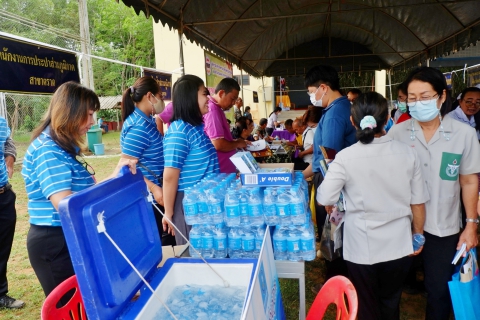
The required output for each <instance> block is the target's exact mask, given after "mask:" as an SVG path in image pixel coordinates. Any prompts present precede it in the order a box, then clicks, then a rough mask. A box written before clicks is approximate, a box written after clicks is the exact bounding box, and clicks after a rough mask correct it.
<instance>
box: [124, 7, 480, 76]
mask: <svg viewBox="0 0 480 320" xmlns="http://www.w3.org/2000/svg"><path fill="white" fill-rule="evenodd" d="M117 1H118V0H117ZM122 1H123V2H124V3H125V5H127V6H130V7H133V8H134V10H135V12H136V13H137V14H139V13H140V12H141V11H143V12H144V13H145V15H146V16H147V17H148V16H152V17H153V18H154V19H155V21H157V22H158V21H160V22H161V23H162V24H164V25H165V24H166V25H168V26H169V27H170V28H174V29H178V30H183V34H184V35H185V37H186V38H187V39H189V40H190V41H194V42H196V43H197V44H199V45H201V46H203V47H204V48H205V49H207V50H209V51H212V52H213V53H215V54H217V55H218V56H220V57H221V58H224V59H226V60H228V61H230V62H232V63H235V64H236V65H238V66H239V67H240V68H241V69H243V70H245V71H247V72H248V73H250V74H251V75H253V76H263V75H265V76H275V75H283V76H289V75H303V74H305V72H306V71H307V70H308V69H309V68H310V67H312V66H314V65H317V64H329V65H332V66H334V67H335V68H336V69H337V70H338V71H340V72H342V71H343V72H347V71H359V70H361V71H365V70H378V69H384V68H386V69H390V68H394V69H398V68H402V69H403V68H408V67H411V66H415V65H418V64H419V63H421V62H423V61H425V60H426V59H435V58H436V57H440V56H443V55H446V54H450V53H451V52H456V51H457V50H461V49H464V48H465V47H468V46H470V45H472V44H474V45H475V44H476V42H477V41H478V40H480V14H479V12H480V1H479V0H456V1H453V0H403V1H395V0H337V1H331V0H328V1H326V0H323V1H319V0H237V1H224V0H207V1H205V0H203V1H201V0H122Z"/></svg>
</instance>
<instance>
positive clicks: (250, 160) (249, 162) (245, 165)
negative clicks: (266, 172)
mask: <svg viewBox="0 0 480 320" xmlns="http://www.w3.org/2000/svg"><path fill="white" fill-rule="evenodd" d="M230 161H232V162H233V164H234V165H235V167H237V169H238V171H240V173H255V172H256V171H257V170H258V168H259V166H258V163H257V160H255V158H254V157H253V156H252V154H251V153H250V152H249V151H243V152H237V153H235V154H234V155H233V156H231V157H230Z"/></svg>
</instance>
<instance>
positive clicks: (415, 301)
mask: <svg viewBox="0 0 480 320" xmlns="http://www.w3.org/2000/svg"><path fill="white" fill-rule="evenodd" d="M14 141H15V143H16V146H17V153H18V157H17V164H16V165H15V174H14V176H13V178H12V179H11V181H10V182H11V183H12V185H13V189H14V190H15V192H16V194H17V200H16V208H17V226H16V233H15V239H14V243H13V248H12V254H11V257H10V260H9V264H8V280H9V289H10V291H9V294H10V295H11V296H13V297H15V298H17V299H22V300H24V301H25V302H26V306H25V308H23V309H21V310H15V311H11V310H0V319H2V320H3V319H5V320H10V319H22V320H30V319H31V320H33V319H39V318H40V310H41V307H42V303H43V300H44V299H45V296H44V294H43V291H42V289H41V287H40V284H39V283H38V280H37V278H36V276H35V273H34V272H33V270H32V268H31V266H30V262H29V260H28V255H27V249H26V239H27V232H28V228H29V223H28V213H27V196H26V192H25V186H24V182H23V178H22V177H21V174H20V171H21V164H19V162H21V160H22V158H23V156H24V154H25V151H26V148H27V147H28V144H29V141H30V135H16V136H15V137H14ZM102 142H103V143H104V144H105V153H106V155H113V156H111V157H88V158H87V162H88V163H89V164H90V165H91V166H92V167H93V168H94V169H95V172H96V174H95V176H96V178H97V180H98V181H101V180H102V179H104V178H105V177H107V176H108V175H109V174H110V173H111V172H112V171H113V169H114V168H115V165H116V164H117V162H118V159H119V157H118V156H114V155H119V154H120V147H119V143H120V138H119V133H118V132H109V133H108V134H104V135H103V136H102ZM89 154H90V153H88V152H86V155H89ZM324 273H325V264H324V262H323V260H321V259H318V258H317V259H316V260H315V261H311V262H306V263H305V276H306V279H305V287H306V290H305V294H306V310H307V312H308V310H309V308H310V305H311V304H312V302H313V300H314V299H315V296H314V294H313V293H312V292H311V290H310V288H311V287H312V286H314V285H315V284H316V283H319V282H323V281H324ZM280 287H281V292H282V300H283V303H284V306H285V312H286V314H287V319H289V320H293V319H298V310H299V295H298V290H299V289H298V281H297V280H294V279H281V280H280ZM401 308H402V312H401V319H403V320H406V319H423V317H424V310H425V299H424V298H423V297H421V296H419V295H416V296H407V295H403V297H402V305H401ZM334 315H335V312H334V311H333V308H332V307H330V308H329V312H328V313H327V316H326V318H325V319H335V316H334Z"/></svg>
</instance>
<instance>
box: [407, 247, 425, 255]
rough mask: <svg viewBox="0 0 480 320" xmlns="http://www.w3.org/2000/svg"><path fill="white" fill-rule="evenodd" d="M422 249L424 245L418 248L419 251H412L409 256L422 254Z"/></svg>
mask: <svg viewBox="0 0 480 320" xmlns="http://www.w3.org/2000/svg"><path fill="white" fill-rule="evenodd" d="M422 250H423V246H421V247H420V248H418V250H417V251H415V252H414V253H412V254H409V255H408V256H409V257H414V256H418V255H419V254H420V252H422Z"/></svg>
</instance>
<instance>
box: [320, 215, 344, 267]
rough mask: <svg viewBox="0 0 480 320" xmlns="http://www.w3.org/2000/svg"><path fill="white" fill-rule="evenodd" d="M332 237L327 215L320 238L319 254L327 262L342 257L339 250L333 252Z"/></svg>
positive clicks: (333, 242)
mask: <svg viewBox="0 0 480 320" xmlns="http://www.w3.org/2000/svg"><path fill="white" fill-rule="evenodd" d="M333 236H334V231H333V232H332V224H331V222H330V217H329V216H328V215H327V216H326V217H325V224H324V225H323V232H322V237H321V238H320V252H321V253H322V256H323V257H324V258H325V259H326V260H328V261H333V260H335V259H337V258H339V257H340V256H341V255H342V253H341V249H340V248H339V249H337V250H335V241H334V237H333Z"/></svg>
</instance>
